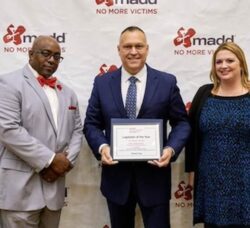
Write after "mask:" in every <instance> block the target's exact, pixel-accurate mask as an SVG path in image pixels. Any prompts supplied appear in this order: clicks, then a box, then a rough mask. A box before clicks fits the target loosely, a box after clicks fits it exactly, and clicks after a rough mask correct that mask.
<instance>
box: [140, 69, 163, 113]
mask: <svg viewBox="0 0 250 228" xmlns="http://www.w3.org/2000/svg"><path fill="white" fill-rule="evenodd" d="M158 83H159V80H158V77H157V75H155V74H154V73H153V71H152V69H151V68H150V67H149V66H147V82H146V88H145V93H144V98H143V101H142V105H141V109H140V111H139V114H138V117H141V116H142V115H143V113H144V111H145V107H147V106H148V104H150V103H151V102H150V101H151V99H152V98H153V96H154V94H155V92H156V89H157V86H158Z"/></svg>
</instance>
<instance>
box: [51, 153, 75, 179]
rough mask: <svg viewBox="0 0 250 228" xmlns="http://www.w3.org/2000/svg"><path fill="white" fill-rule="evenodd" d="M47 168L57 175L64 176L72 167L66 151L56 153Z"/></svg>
mask: <svg viewBox="0 0 250 228" xmlns="http://www.w3.org/2000/svg"><path fill="white" fill-rule="evenodd" d="M49 168H51V169H52V170H53V172H55V173H56V174H57V175H58V176H64V175H65V173H66V172H68V171H69V170H71V169H72V164H71V163H70V161H69V160H68V158H67V153H66V152H62V153H56V155H55V157H54V159H53V161H52V162H51V164H50V166H49Z"/></svg>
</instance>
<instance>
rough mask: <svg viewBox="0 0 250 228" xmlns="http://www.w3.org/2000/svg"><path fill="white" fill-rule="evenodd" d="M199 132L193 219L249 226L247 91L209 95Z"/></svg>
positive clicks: (249, 96)
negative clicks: (224, 95) (200, 138)
mask: <svg viewBox="0 0 250 228" xmlns="http://www.w3.org/2000/svg"><path fill="white" fill-rule="evenodd" d="M200 131H201V133H202V148H201V155H200V161H199V168H198V173H197V175H198V176H197V187H196V196H195V200H194V222H195V223H199V222H205V223H210V224H215V225H220V226H222V225H233V224H234V225H250V94H246V95H242V96H237V97H221V96H213V95H211V96H210V97H209V98H208V99H207V101H206V102H205V104H204V106H203V108H202V110H201V116H200Z"/></svg>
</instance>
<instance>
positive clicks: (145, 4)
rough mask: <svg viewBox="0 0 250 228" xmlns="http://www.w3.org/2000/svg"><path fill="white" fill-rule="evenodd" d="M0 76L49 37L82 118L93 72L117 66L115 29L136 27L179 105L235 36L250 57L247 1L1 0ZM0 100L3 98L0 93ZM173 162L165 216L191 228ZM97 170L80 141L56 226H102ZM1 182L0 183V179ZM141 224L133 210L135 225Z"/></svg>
mask: <svg viewBox="0 0 250 228" xmlns="http://www.w3.org/2000/svg"><path fill="white" fill-rule="evenodd" d="M0 3H1V10H0V11H1V13H0V37H1V40H0V74H3V73H7V72H9V71H12V70H15V69H17V68H21V67H23V65H24V64H25V63H26V62H27V60H28V49H29V48H30V47H31V43H32V41H33V40H34V37H35V36H37V35H40V34H46V35H47V34H49V35H52V36H54V37H55V38H57V40H58V41H59V42H60V44H61V47H62V51H63V53H62V55H63V57H64V60H63V62H62V63H61V64H60V67H59V70H58V71H57V73H56V76H57V77H58V78H59V79H60V80H61V81H63V82H64V83H67V84H68V85H69V86H70V87H71V88H73V89H74V90H75V92H76V94H77V95H78V98H79V102H80V107H81V114H82V119H83V120H84V116H85V110H86V106H87V101H88V98H89V96H90V92H91V89H92V84H93V79H94V77H95V76H96V75H97V74H100V73H101V72H103V71H107V70H109V68H110V67H111V68H112V67H119V66H120V59H119V56H118V54H117V48H116V46H117V43H118V38H119V35H120V32H121V31H122V30H123V29H124V28H125V27H127V26H130V25H137V26H139V27H141V28H142V29H143V30H144V31H145V32H146V34H147V38H148V43H149V46H150V52H149V57H148V61H147V63H148V64H149V65H150V66H152V67H155V68H158V69H160V70H163V71H168V72H170V73H173V74H175V75H176V77H177V80H178V85H179V87H180V89H181V94H182V96H183V99H184V102H185V103H188V102H190V101H191V100H192V97H193V95H194V93H195V92H196V90H197V88H198V87H199V86H200V85H202V84H204V83H208V82H209V70H210V63H211V57H212V53H213V50H214V49H215V48H216V47H217V45H218V44H220V43H222V42H223V41H226V40H228V41H229V40H231V41H235V42H236V43H238V44H239V45H240V46H241V47H242V48H243V50H244V51H245V54H246V57H247V60H249V55H250V45H249V44H250V33H249V30H248V29H249V28H250V20H249V16H248V15H249V10H250V1H248V0H227V1H226V0H224V1H223V0H218V1H212V2H211V0H202V1H200V0H190V1H186V0H175V1H171V0H74V1H66V0H65V1H63V0H43V1H39V0H22V1H20V0H11V1H10V0H0ZM0 99H1V98H0ZM172 166H173V177H172V179H173V185H172V193H173V194H172V201H171V220H172V227H174V228H189V227H192V216H191V214H192V195H191V194H190V193H192V192H190V191H189V190H188V189H186V187H187V176H186V175H185V174H184V155H183V154H182V155H181V156H180V158H179V159H178V160H177V162H176V163H175V164H173V165H172ZM100 171H101V170H100V168H99V167H98V163H97V161H96V160H95V159H94V157H93V156H92V154H91V152H90V150H89V148H88V146H87V144H86V141H84V143H83V147H82V153H81V155H80V157H79V160H78V163H77V166H76V168H75V169H74V170H73V171H72V172H71V173H70V174H69V176H68V179H67V186H68V188H69V189H68V197H67V199H66V201H67V202H66V205H67V206H65V208H64V210H63V214H62V221H61V226H60V227H61V228H68V227H71V226H72V225H74V227H83V228H97V227H98V228H99V227H100V228H104V227H105V228H108V227H109V226H110V225H109V218H108V213H107V208H106V203H105V200H104V198H103V197H102V196H101V194H100V192H99V182H100ZM0 181H1V180H0ZM140 227H142V223H141V218H140V216H139V215H138V216H137V221H136V228H140Z"/></svg>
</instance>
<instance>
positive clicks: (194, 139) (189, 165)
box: [185, 84, 213, 172]
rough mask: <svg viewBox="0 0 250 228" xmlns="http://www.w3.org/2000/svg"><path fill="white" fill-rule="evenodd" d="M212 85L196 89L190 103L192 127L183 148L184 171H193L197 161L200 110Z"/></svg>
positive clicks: (199, 138) (189, 115)
mask: <svg viewBox="0 0 250 228" xmlns="http://www.w3.org/2000/svg"><path fill="white" fill-rule="evenodd" d="M212 87H213V85H212V84H206V85H203V86H201V87H200V88H199V89H198V91H197V92H196V94H195V96H194V98H193V100H192V105H191V108H190V110H189V113H188V117H189V123H190V126H191V128H192V132H191V134H190V137H189V139H188V142H187V145H186V148H185V171H186V172H192V171H195V169H196V166H197V163H198V159H199V154H200V144H201V134H200V129H199V118H200V111H201V108H202V106H203V104H204V102H205V100H206V99H207V97H208V96H209V94H210V92H211V89H212Z"/></svg>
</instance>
